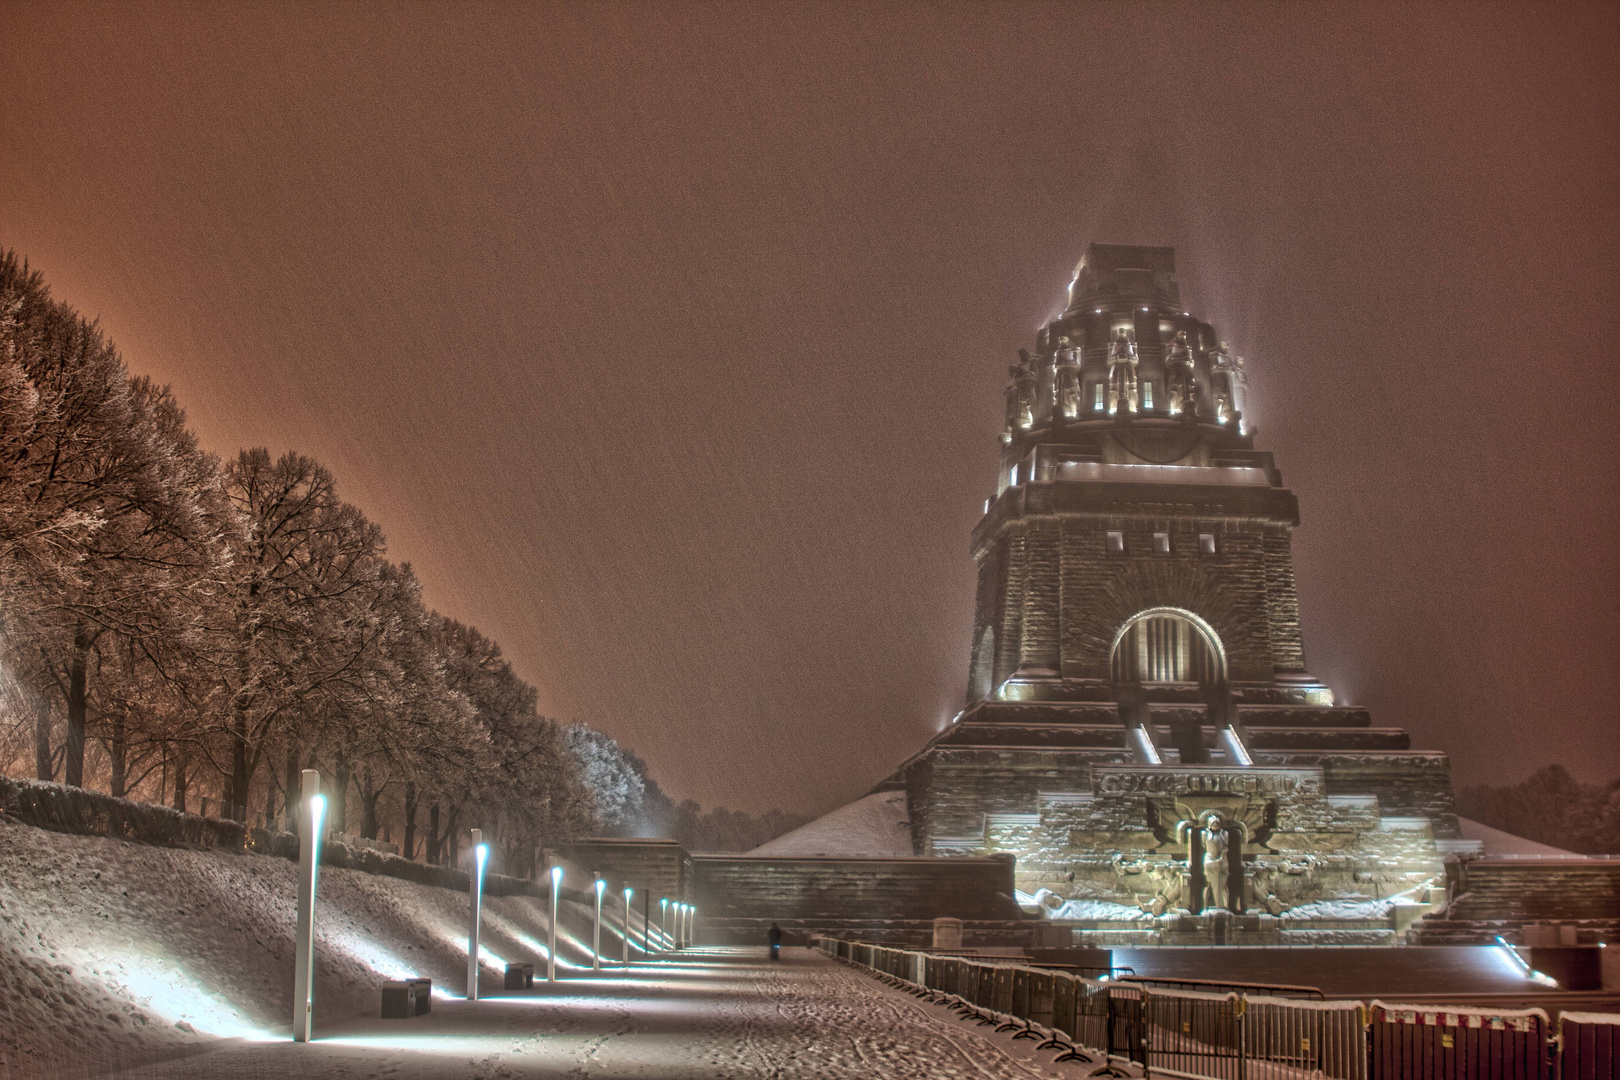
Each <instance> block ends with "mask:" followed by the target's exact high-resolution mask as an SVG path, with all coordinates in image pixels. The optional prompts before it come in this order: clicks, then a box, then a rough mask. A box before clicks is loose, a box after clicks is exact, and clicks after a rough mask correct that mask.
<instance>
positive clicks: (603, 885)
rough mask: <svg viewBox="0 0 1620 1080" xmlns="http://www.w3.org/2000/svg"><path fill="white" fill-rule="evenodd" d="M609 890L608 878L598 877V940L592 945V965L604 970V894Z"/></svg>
mask: <svg viewBox="0 0 1620 1080" xmlns="http://www.w3.org/2000/svg"><path fill="white" fill-rule="evenodd" d="M605 892H607V880H606V879H605V878H603V877H601V876H600V875H599V876H598V877H597V879H596V941H595V942H594V943H593V944H592V946H591V967H593V968H595V969H596V970H598V971H600V970H602V894H603V893H605Z"/></svg>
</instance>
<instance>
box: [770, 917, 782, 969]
mask: <svg viewBox="0 0 1620 1080" xmlns="http://www.w3.org/2000/svg"><path fill="white" fill-rule="evenodd" d="M771 959H772V960H780V959H782V928H781V927H780V926H778V925H776V924H775V923H771Z"/></svg>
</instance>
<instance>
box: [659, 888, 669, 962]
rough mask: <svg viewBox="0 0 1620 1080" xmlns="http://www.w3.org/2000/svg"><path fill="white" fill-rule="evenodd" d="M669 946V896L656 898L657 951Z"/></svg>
mask: <svg viewBox="0 0 1620 1080" xmlns="http://www.w3.org/2000/svg"><path fill="white" fill-rule="evenodd" d="M667 948H669V897H667V896H660V897H659V898H658V951H659V952H663V951H664V950H665V949H667Z"/></svg>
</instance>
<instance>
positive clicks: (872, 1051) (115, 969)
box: [0, 819, 1080, 1080]
mask: <svg viewBox="0 0 1620 1080" xmlns="http://www.w3.org/2000/svg"><path fill="white" fill-rule="evenodd" d="M294 871H295V867H294V865H293V864H292V863H290V862H287V861H285V860H282V859H276V858H269V857H261V856H253V855H227V854H218V853H212V852H203V851H188V850H175V849H165V848H154V847H147V846H144V845H139V844H132V843H127V842H124V841H119V840H108V839H103V838H99V837H80V836H69V835H64V834H60V833H51V832H45V831H42V830H39V829H34V828H30V827H27V826H22V825H18V824H15V823H13V822H7V821H5V820H3V819H0V1080H23V1078H28V1080H35V1078H39V1077H50V1076H55V1075H58V1074H59V1070H66V1075H70V1076H89V1075H108V1074H109V1072H112V1074H115V1075H128V1076H132V1077H139V1078H142V1080H160V1078H188V1080H189V1078H197V1080H203V1078H207V1080H222V1078H223V1080H237V1078H257V1077H277V1078H282V1077H297V1078H299V1080H305V1078H314V1077H327V1076H332V1077H384V1076H387V1077H398V1078H400V1080H418V1078H420V1080H427V1078H434V1080H438V1078H448V1077H480V1078H489V1080H494V1078H497V1077H503V1078H504V1077H552V1076H556V1077H564V1076H568V1077H585V1076H589V1077H644V1078H668V1080H682V1078H692V1080H697V1078H704V1080H708V1078H711V1077H712V1078H722V1077H747V1076H772V1077H783V1078H787V1077H826V1078H829V1080H836V1078H844V1077H904V1078H910V1077H917V1078H922V1077H942V1078H954V1077H980V1078H1004V1077H1019V1078H1029V1077H1062V1076H1075V1075H1080V1074H1079V1072H1078V1071H1076V1067H1073V1066H1069V1065H1062V1066H1059V1065H1054V1064H1053V1063H1052V1061H1051V1058H1052V1053H1051V1052H1050V1051H1040V1052H1037V1051H1035V1050H1034V1047H1033V1044H1032V1043H1031V1042H1028V1041H1023V1042H1013V1041H1012V1040H1011V1038H1010V1036H1006V1035H997V1034H994V1033H991V1032H989V1031H988V1029H983V1028H975V1027H973V1026H972V1025H970V1024H968V1023H967V1022H965V1021H962V1020H960V1019H958V1018H957V1017H956V1016H954V1015H953V1014H951V1013H949V1012H947V1011H945V1010H944V1009H941V1008H938V1007H936V1006H931V1005H925V1004H922V1003H919V1002H917V1001H916V1000H914V999H912V998H910V997H908V996H906V995H904V994H901V993H899V992H898V991H895V990H892V989H890V988H888V987H886V986H884V985H882V984H881V983H879V982H877V981H875V980H873V979H871V978H869V977H868V976H865V975H862V974H859V973H857V972H855V971H852V970H850V969H847V968H844V967H840V966H838V965H836V964H834V963H832V962H831V961H828V960H826V959H825V958H823V957H821V956H820V955H819V954H815V953H811V952H809V951H807V950H802V949H790V950H785V951H784V956H785V960H784V962H782V963H778V964H772V963H770V962H769V961H767V960H766V959H765V957H764V954H763V950H747V949H742V950H738V949H732V950H708V951H705V952H701V953H693V954H685V955H683V957H682V959H681V960H679V961H671V962H665V963H660V964H652V965H649V964H642V965H640V966H637V967H634V968H632V969H631V970H630V971H629V972H628V973H626V972H624V971H622V970H615V971H611V972H609V973H607V974H604V975H595V976H593V974H592V973H591V972H590V971H589V970H588V969H587V968H586V967H584V966H583V965H584V964H585V963H586V962H587V957H588V953H587V952H586V951H585V949H584V947H583V944H582V939H584V938H585V937H586V936H587V934H588V923H587V922H585V921H584V920H585V919H586V918H588V916H586V914H585V912H584V910H583V909H582V908H579V909H575V911H574V913H573V917H572V918H565V920H564V924H563V938H564V941H565V943H566V944H565V946H564V947H560V948H559V950H558V951H559V954H560V960H562V961H563V962H564V966H563V974H564V976H565V977H564V978H563V979H562V980H560V981H559V984H558V986H557V987H556V988H555V989H554V990H552V991H548V990H547V989H546V988H545V986H544V984H541V985H540V986H539V987H538V988H537V989H535V990H533V991H525V992H521V993H513V994H510V995H508V994H507V993H506V992H504V991H502V990H501V989H500V985H501V979H500V974H501V970H502V967H503V966H504V963H505V961H506V960H508V959H514V960H524V961H530V962H534V963H535V964H536V967H537V969H538V970H539V971H541V972H542V973H543V971H544V965H543V961H544V946H543V944H542V943H543V942H544V941H545V939H546V929H545V913H544V910H543V908H544V901H539V900H534V899H530V898H526V897H507V898H497V899H488V900H486V907H485V912H486V918H485V924H484V954H483V959H484V962H485V965H486V966H485V969H484V977H483V979H482V980H481V990H482V993H483V994H484V995H485V1000H482V1001H479V1002H467V1001H465V1000H462V994H463V992H464V986H463V982H464V978H465V975H464V973H465V970H466V952H465V918H466V897H465V896H464V895H462V894H459V893H456V892H452V891H450V890H447V889H438V888H432V887H429V886H423V885H416V884H413V883H411V882H406V881H400V880H398V879H394V878H385V877H373V876H370V875H366V874H362V873H359V872H355V871H343V870H332V869H323V870H322V873H321V907H320V914H319V918H318V921H317V929H318V942H317V956H318V971H317V977H316V1032H317V1042H316V1043H313V1044H310V1045H295V1044H293V1043H292V1042H291V1041H290V1040H289V1039H288V1036H287V1032H288V1031H289V1029H290V1019H289V1015H288V1014H289V1012H290V1004H291V998H292V938H293V919H294V905H293V896H294ZM570 939H572V940H570ZM619 947H620V944H619V940H618V939H617V937H615V938H614V940H613V944H612V945H611V947H609V948H607V949H604V951H608V952H610V954H612V953H613V952H616V951H617V949H618V948H619ZM407 975H425V976H427V977H429V978H432V979H433V980H434V985H435V995H434V997H435V1000H434V1003H433V1011H432V1013H430V1014H429V1015H428V1016H424V1017H417V1018H414V1019H411V1020H388V1021H385V1020H382V1019H380V1018H379V1017H378V1009H379V1001H380V998H379V985H380V984H381V983H382V982H383V981H385V980H387V979H389V978H397V977H402V976H407Z"/></svg>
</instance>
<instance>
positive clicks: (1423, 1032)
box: [815, 938, 1620, 1080]
mask: <svg viewBox="0 0 1620 1080" xmlns="http://www.w3.org/2000/svg"><path fill="white" fill-rule="evenodd" d="M815 944H816V945H817V946H818V947H819V948H820V949H821V951H822V952H824V953H826V954H827V955H828V956H832V957H835V958H837V959H840V960H843V961H845V962H848V963H850V964H854V965H857V966H860V967H864V968H866V969H868V970H870V971H871V972H873V973H875V974H877V975H878V977H879V978H882V979H885V980H886V981H888V982H890V983H892V984H894V985H896V986H899V987H901V988H902V989H906V990H908V991H910V992H911V993H914V994H916V995H918V996H919V997H923V998H925V999H927V1000H930V1001H933V1002H936V1003H938V1004H942V1005H945V1006H947V1007H949V1008H952V1009H954V1010H955V1011H957V1012H958V1013H960V1014H961V1015H962V1016H964V1017H966V1018H969V1019H974V1020H977V1021H978V1022H979V1023H981V1024H986V1025H993V1026H994V1027H995V1028H996V1029H997V1030H1000V1031H1011V1032H1014V1033H1015V1034H1014V1037H1015V1038H1023V1037H1029V1038H1035V1039H1040V1040H1041V1042H1040V1044H1039V1045H1040V1046H1041V1047H1043V1048H1047V1049H1054V1050H1058V1051H1059V1057H1058V1060H1065V1059H1069V1060H1081V1061H1085V1062H1095V1063H1097V1064H1099V1065H1101V1064H1106V1063H1107V1062H1108V1061H1114V1062H1115V1063H1119V1064H1123V1063H1126V1062H1129V1063H1133V1064H1134V1065H1136V1066H1139V1067H1140V1068H1141V1069H1142V1071H1143V1074H1144V1075H1151V1074H1152V1073H1153V1072H1154V1071H1159V1072H1161V1073H1163V1074H1167V1075H1176V1076H1183V1077H1196V1078H1200V1080H1272V1078H1278V1080H1281V1078H1284V1077H1288V1078H1292V1077H1324V1078H1329V1080H1396V1078H1400V1080H1409V1078H1412V1080H1421V1078H1427V1077H1434V1078H1437V1080H1438V1078H1447V1080H1466V1078H1474V1077H1479V1078H1485V1077H1489V1078H1491V1080H1598V1078H1600V1077H1603V1078H1606V1077H1610V1076H1614V1075H1616V1069H1617V1067H1620V1060H1617V1057H1616V1053H1617V1051H1620V1015H1613V1016H1611V1015H1608V1014H1600V1013H1566V1014H1564V1016H1562V1017H1561V1018H1560V1019H1559V1023H1558V1027H1557V1032H1556V1034H1553V1033H1552V1029H1551V1025H1550V1024H1549V1021H1548V1018H1547V1014H1546V1013H1545V1012H1543V1011H1542V1010H1540V1009H1479V1008H1466V1007H1461V1006H1445V1005H1386V1004H1384V1003H1383V1002H1379V1001H1372V1002H1361V1001H1321V1000H1303V999H1299V998H1290V997H1283V996H1280V995H1278V994H1277V993H1276V991H1277V990H1279V989H1280V990H1284V991H1285V992H1286V991H1294V992H1310V991H1312V990H1314V988H1310V987H1271V986H1257V987H1255V988H1253V989H1254V990H1256V991H1258V992H1250V990H1249V988H1243V989H1237V990H1228V991H1227V992H1225V993H1204V992H1200V991H1196V990H1183V989H1163V988H1161V987H1159V986H1155V985H1152V984H1151V982H1149V981H1148V980H1145V979H1132V980H1115V979H1109V978H1098V979H1089V978H1085V977H1082V976H1079V975H1075V974H1073V973H1071V972H1067V971H1063V970H1060V969H1055V968H1036V967H1029V966H1026V965H1023V964H1020V963H1019V962H1018V961H1017V960H1016V959H1013V958H1007V957H971V956H962V955H936V954H933V953H928V952H922V951H919V950H913V949H897V948H892V947H889V946H885V945H871V944H867V943H865V942H852V941H839V940H835V939H830V938H820V939H817V941H816V942H815ZM1206 985H1207V984H1206Z"/></svg>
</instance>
